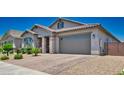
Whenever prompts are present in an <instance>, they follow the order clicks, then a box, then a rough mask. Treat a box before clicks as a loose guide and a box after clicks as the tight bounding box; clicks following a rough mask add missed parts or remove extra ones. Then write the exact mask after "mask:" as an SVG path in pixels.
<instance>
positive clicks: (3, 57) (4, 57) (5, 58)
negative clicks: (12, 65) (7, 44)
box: [0, 55, 9, 60]
mask: <svg viewBox="0 0 124 93" xmlns="http://www.w3.org/2000/svg"><path fill="white" fill-rule="evenodd" d="M0 59H1V60H8V59H9V57H8V56H6V55H3V56H2V57H1V58H0Z"/></svg>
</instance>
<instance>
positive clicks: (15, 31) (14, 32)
mask: <svg viewBox="0 0 124 93" xmlns="http://www.w3.org/2000/svg"><path fill="white" fill-rule="evenodd" d="M22 33H23V32H21V31H17V30H10V31H8V34H9V35H11V36H13V37H16V38H20V36H21V35H22Z"/></svg>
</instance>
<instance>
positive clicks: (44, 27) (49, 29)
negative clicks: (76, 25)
mask: <svg viewBox="0 0 124 93" xmlns="http://www.w3.org/2000/svg"><path fill="white" fill-rule="evenodd" d="M35 26H37V27H40V28H43V29H46V30H48V31H51V32H56V31H55V30H54V29H51V28H49V27H47V26H43V25H39V24H35Z"/></svg>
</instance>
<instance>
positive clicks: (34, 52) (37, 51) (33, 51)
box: [32, 48, 40, 56]
mask: <svg viewBox="0 0 124 93" xmlns="http://www.w3.org/2000/svg"><path fill="white" fill-rule="evenodd" d="M39 52H40V50H39V48H32V53H33V54H34V56H37V55H38V53H39Z"/></svg>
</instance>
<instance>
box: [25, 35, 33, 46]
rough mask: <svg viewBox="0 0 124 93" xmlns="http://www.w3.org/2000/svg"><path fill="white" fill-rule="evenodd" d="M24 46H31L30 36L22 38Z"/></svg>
mask: <svg viewBox="0 0 124 93" xmlns="http://www.w3.org/2000/svg"><path fill="white" fill-rule="evenodd" d="M24 46H25V47H32V46H33V39H32V38H31V37H26V38H24Z"/></svg>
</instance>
